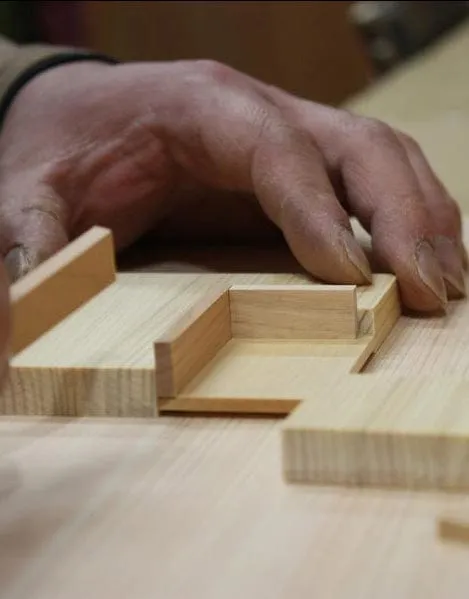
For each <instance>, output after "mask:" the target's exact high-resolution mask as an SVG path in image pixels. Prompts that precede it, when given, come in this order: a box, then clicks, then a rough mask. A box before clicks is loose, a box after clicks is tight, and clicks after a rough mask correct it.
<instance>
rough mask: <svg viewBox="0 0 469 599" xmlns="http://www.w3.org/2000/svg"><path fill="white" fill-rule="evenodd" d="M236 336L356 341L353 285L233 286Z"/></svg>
mask: <svg viewBox="0 0 469 599" xmlns="http://www.w3.org/2000/svg"><path fill="white" fill-rule="evenodd" d="M229 297H230V314H231V329H232V332H233V337H238V338H245V339H290V340H291V339H355V338H356V337H357V333H358V314H357V296H356V287H355V286H353V285H341V286H337V285H335V286H334V285H264V286H259V287H252V286H251V287H250V286H240V285H237V286H233V287H231V288H230V290H229Z"/></svg>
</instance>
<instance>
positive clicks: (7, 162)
mask: <svg viewBox="0 0 469 599" xmlns="http://www.w3.org/2000/svg"><path fill="white" fill-rule="evenodd" d="M0 174H1V177H0V198H1V203H0V216H1V218H0V222H1V226H2V229H1V242H2V243H1V246H0V252H1V253H2V255H4V256H6V263H7V266H8V268H9V270H10V272H12V273H13V276H15V277H16V276H20V275H21V274H23V273H24V272H26V271H27V270H28V269H30V268H33V267H34V266H35V265H36V264H38V263H39V262H40V261H42V260H43V259H44V258H46V257H47V256H49V255H50V254H52V253H54V252H55V251H56V250H58V249H59V248H60V247H62V246H63V245H65V244H66V243H67V241H68V240H69V239H70V238H71V237H74V236H76V235H78V234H80V233H81V232H83V231H84V230H86V229H87V228H89V227H90V226H92V225H93V224H101V225H103V226H107V227H110V228H111V229H112V230H113V232H114V235H115V240H116V245H117V248H118V249H122V248H124V247H126V246H127V245H129V244H130V243H132V242H133V241H134V240H136V239H137V238H138V237H139V236H141V235H142V234H144V233H146V232H148V231H149V230H150V229H152V228H155V227H160V229H161V230H163V225H164V230H165V231H166V232H167V231H168V230H169V229H172V230H173V232H174V231H175V229H177V228H178V227H179V230H180V231H185V232H186V233H187V234H188V236H189V237H192V238H194V237H196V236H197V233H198V232H199V233H200V235H203V236H205V237H207V236H208V235H210V234H213V233H215V234H219V235H221V233H223V234H225V233H226V234H228V233H231V234H232V233H233V229H237V232H238V234H239V235H240V236H241V237H243V236H244V237H246V236H247V235H248V231H249V230H250V231H253V234H255V235H258V236H261V235H262V234H264V233H266V232H268V231H269V230H275V231H281V233H282V234H283V236H284V237H285V239H286V241H287V243H288V244H289V246H290V248H291V250H292V252H293V253H294V255H295V256H296V258H297V259H298V260H299V262H300V263H301V264H302V265H303V267H305V268H306V269H307V270H308V271H309V272H310V273H311V274H313V275H315V276H316V277H318V278H319V279H321V280H324V281H326V282H331V283H352V284H366V283H367V282H368V281H370V278H371V272H370V267H369V264H368V262H367V259H366V257H365V254H364V252H363V251H362V249H361V247H360V246H359V244H358V243H357V241H356V240H355V238H354V236H353V234H352V230H351V226H350V220H349V217H350V216H352V215H353V216H356V217H357V218H358V220H359V221H360V222H361V223H362V225H363V226H364V227H365V229H366V230H368V231H369V232H370V234H371V238H372V246H373V252H374V258H375V261H376V263H377V264H378V266H379V270H381V271H387V272H392V273H395V274H396V276H397V278H398V281H399V284H400V290H401V296H402V299H403V302H404V304H405V305H406V306H407V307H408V308H411V309H414V310H418V311H434V310H439V309H441V308H444V307H445V305H446V302H447V298H448V297H450V298H456V297H462V296H463V295H464V294H465V291H464V273H463V270H464V267H465V250H464V247H463V243H462V240H461V218H460V213H459V210H458V207H457V205H456V203H455V202H454V200H453V199H451V198H450V197H449V195H448V193H447V191H446V190H445V188H444V187H443V185H442V184H441V182H440V181H439V180H438V179H437V177H436V175H435V174H434V172H433V171H432V169H431V168H430V166H429V165H428V163H427V161H426V159H425V157H424V156H423V154H422V152H421V150H420V148H419V147H418V145H417V144H416V143H415V142H414V141H413V140H411V139H409V138H408V137H406V136H405V135H403V134H402V133H400V132H398V131H394V130H392V129H391V128H390V127H388V126H386V125H385V124H383V123H380V122H377V121H374V120H370V119H366V118H362V117H358V116H354V115H351V114H349V113H347V112H345V111H340V110H336V109H333V108H329V107H325V106H321V105H318V104H314V103H312V102H309V101H305V100H302V99H299V98H296V97H294V96H291V95H289V94H287V93H286V92H284V91H282V90H279V89H277V88H274V87H271V86H268V85H265V84H263V83H260V82H259V81H256V80H254V79H251V78H250V77H248V76H246V75H243V74H241V73H239V72H237V71H234V70H232V69H231V68H229V67H226V66H223V65H219V64H217V63H212V62H207V61H187V62H184V61H183V62H175V63H143V64H142V63H133V64H126V65H119V66H110V65H106V64H101V63H98V62H83V63H74V64H68V65H63V66H61V67H57V68H54V69H51V70H49V71H47V72H46V73H43V74H42V75H40V76H38V77H36V78H35V79H33V80H32V81H31V82H30V83H29V84H28V85H27V86H25V87H24V88H23V90H22V91H21V92H20V94H19V95H18V96H17V98H16V99H15V101H14V102H13V105H12V106H11V108H10V110H9V112H8V114H7V118H6V120H5V124H4V128H3V131H2V134H1V139H0ZM214 192H217V194H215V195H214ZM218 192H225V193H224V194H221V193H218ZM233 205H236V206H237V209H238V210H237V212H236V211H235V212H231V207H232V206H233ZM239 215H243V216H244V217H245V218H246V221H245V222H244V223H240V220H241V219H240V216H239ZM261 215H262V218H260V216H261ZM237 218H238V220H236V219H237ZM261 221H262V226H259V227H258V226H257V224H259V223H260V222H261ZM237 223H239V227H238V228H237ZM254 223H256V227H254V228H253V226H254V225H253V224H254Z"/></svg>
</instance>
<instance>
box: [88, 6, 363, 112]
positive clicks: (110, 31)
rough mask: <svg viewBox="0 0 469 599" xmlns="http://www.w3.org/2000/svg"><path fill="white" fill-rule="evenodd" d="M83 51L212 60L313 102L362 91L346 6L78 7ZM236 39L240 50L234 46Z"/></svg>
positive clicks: (357, 42)
mask: <svg viewBox="0 0 469 599" xmlns="http://www.w3.org/2000/svg"><path fill="white" fill-rule="evenodd" d="M80 4H81V5H82V11H83V16H84V21H85V44H84V45H85V46H87V47H90V48H93V49H96V50H98V51H100V52H104V53H106V54H111V55H112V56H116V57H117V58H118V59H121V60H137V61H142V60H144V61H147V60H160V61H162V60H163V61H166V60H181V59H182V60H187V59H214V60H218V61H221V62H223V63H225V64H228V65H230V66H231V67H234V68H236V69H239V70H241V71H242V72H245V73H247V74H248V75H251V76H253V77H257V78H259V79H261V80H262V81H266V82H268V83H272V84H274V85H278V86H280V87H283V88H284V89H287V90H288V91H291V92H293V93H297V94H299V95H301V96H304V97H308V98H311V99H314V100H315V101H318V102H332V103H334V104H338V103H339V102H343V101H344V100H345V99H346V98H347V97H348V96H349V95H350V94H353V93H356V92H357V91H358V90H360V89H362V88H363V87H365V86H366V85H367V84H368V83H369V81H370V80H371V77H372V72H373V69H372V64H371V61H370V60H369V57H368V56H367V53H366V51H364V47H363V44H362V43H361V39H360V35H359V34H358V32H357V30H356V29H355V27H354V26H353V24H352V23H351V20H350V18H349V15H348V11H349V7H350V4H351V2H342V1H338V2H290V1H289V2H285V1H284V2H270V1H263V2H253V1H251V2H236V1H235V2H231V1H224V2H194V1H189V2H145V1H144V2H138V1H133V2H119V1H117V2H116V1H114V2H100V1H95V0H93V1H92V2H81V3H80ZM240 40H242V43H240Z"/></svg>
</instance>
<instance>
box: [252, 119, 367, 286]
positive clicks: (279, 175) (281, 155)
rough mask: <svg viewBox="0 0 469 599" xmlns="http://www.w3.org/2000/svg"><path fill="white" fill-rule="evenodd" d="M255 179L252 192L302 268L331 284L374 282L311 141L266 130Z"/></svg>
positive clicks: (255, 165)
mask: <svg viewBox="0 0 469 599" xmlns="http://www.w3.org/2000/svg"><path fill="white" fill-rule="evenodd" d="M251 176H252V184H253V190H252V191H253V192H254V193H255V194H256V196H257V198H258V200H259V202H260V204H261V206H262V207H263V209H264V211H265V212H266V214H267V215H268V216H269V217H270V218H271V220H272V221H273V222H274V223H275V224H276V225H277V226H278V227H279V228H280V229H281V230H282V232H283V234H284V236H285V239H286V241H287V243H288V244H289V246H290V248H291V250H292V252H293V254H294V255H295V257H296V258H297V260H298V261H299V262H300V263H301V264H302V266H303V267H304V268H306V269H307V270H308V271H309V272H310V273H311V274H312V275H314V276H315V277H317V278H319V279H321V280H323V281H327V282H330V283H342V284H345V283H349V284H367V283H369V282H370V281H371V270H370V267H369V264H368V261H367V259H366V257H365V254H364V252H363V250H362V249H361V247H360V246H359V244H358V242H357V241H356V239H355V238H354V236H353V234H352V230H351V226H350V222H349V218H348V216H347V213H346V212H345V210H344V209H343V208H342V206H341V205H340V203H339V202H338V200H337V198H336V197H335V194H334V190H333V187H332V185H331V183H330V181H329V178H328V175H327V172H326V169H325V166H324V163H323V159H322V156H321V154H320V152H319V151H318V149H317V148H316V147H315V145H314V144H313V142H312V141H311V139H310V138H309V136H308V137H307V136H306V135H304V134H301V133H300V132H298V131H297V130H295V129H292V128H286V127H283V128H282V127H280V128H279V129H273V128H272V129H268V128H267V129H266V130H265V131H264V134H263V136H262V137H261V139H260V141H259V143H258V145H257V147H256V149H255V151H254V152H253V154H252V164H251Z"/></svg>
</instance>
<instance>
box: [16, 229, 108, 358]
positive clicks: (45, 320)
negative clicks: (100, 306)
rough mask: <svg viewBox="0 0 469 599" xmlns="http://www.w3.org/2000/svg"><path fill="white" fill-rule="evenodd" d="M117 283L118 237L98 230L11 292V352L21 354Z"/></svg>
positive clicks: (68, 248) (59, 254)
mask: <svg viewBox="0 0 469 599" xmlns="http://www.w3.org/2000/svg"><path fill="white" fill-rule="evenodd" d="M115 279H116V266H115V258H114V245H113V239H112V234H111V232H110V231H109V230H107V229H104V228H101V227H93V228H92V229H90V230H89V231H88V232H86V233H84V234H83V235H82V236H81V237H79V238H78V239H76V240H75V241H72V242H71V243H70V244H68V245H67V246H66V247H65V248H64V249H63V250H61V251H59V252H57V253H56V254H55V255H54V256H52V257H51V258H49V259H48V260H46V261H45V262H43V263H42V264H40V265H39V266H38V267H37V268H35V269H34V270H33V271H32V272H30V273H28V274H27V275H25V276H24V277H23V278H22V279H20V280H19V281H17V282H16V283H14V284H13V285H12V286H11V289H10V298H11V310H12V337H11V342H10V344H11V352H12V353H13V355H14V354H16V353H18V352H20V351H21V350H23V349H24V348H25V347H27V346H28V345H30V344H31V343H33V342H34V341H36V339H38V338H39V337H40V336H41V335H43V334H44V333H46V332H47V331H49V330H50V329H51V328H52V327H54V326H55V325H56V324H58V323H59V322H61V321H62V320H63V319H64V318H65V317H67V316H68V315H69V314H71V313H72V312H73V311H74V310H76V309H77V308H79V307H80V306H82V305H83V304H84V303H85V302H87V301H88V300H90V299H91V298H92V297H94V296H95V295H96V294H97V293H99V292H100V291H102V290H103V289H104V288H106V287H107V286H108V285H110V284H111V283H113V282H114V281H115Z"/></svg>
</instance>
